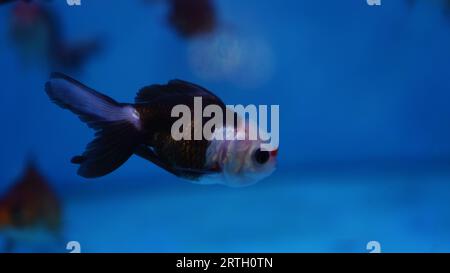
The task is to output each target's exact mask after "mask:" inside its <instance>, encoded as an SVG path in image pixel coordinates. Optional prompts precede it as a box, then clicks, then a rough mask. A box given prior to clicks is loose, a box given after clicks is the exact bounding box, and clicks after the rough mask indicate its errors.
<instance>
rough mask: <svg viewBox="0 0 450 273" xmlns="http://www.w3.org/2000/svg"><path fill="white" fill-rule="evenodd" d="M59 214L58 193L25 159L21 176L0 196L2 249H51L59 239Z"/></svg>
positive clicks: (59, 202)
mask: <svg viewBox="0 0 450 273" xmlns="http://www.w3.org/2000/svg"><path fill="white" fill-rule="evenodd" d="M61 215H62V208H61V201H60V200H59V197H58V195H57V194H56V192H55V191H54V190H53V189H52V187H51V185H50V183H49V182H48V181H47V180H46V179H45V177H44V176H43V175H42V174H41V173H40V172H39V170H38V168H37V167H36V165H35V163H34V162H33V161H30V162H28V165H27V166H26V168H25V170H24V172H23V174H22V176H21V177H20V178H19V179H18V181H17V182H16V183H15V184H14V185H13V186H12V187H11V188H10V189H9V190H8V191H7V192H6V193H4V195H3V196H2V197H1V198H0V235H3V236H4V238H5V246H4V251H5V252H14V251H17V250H25V251H30V250H35V251H41V252H45V251H54V249H53V247H54V246H55V245H56V244H57V243H59V242H60V239H61V230H62V219H61Z"/></svg>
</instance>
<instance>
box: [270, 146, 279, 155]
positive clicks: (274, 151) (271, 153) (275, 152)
mask: <svg viewBox="0 0 450 273" xmlns="http://www.w3.org/2000/svg"><path fill="white" fill-rule="evenodd" d="M270 155H271V156H277V155H278V148H277V149H275V150H273V151H270Z"/></svg>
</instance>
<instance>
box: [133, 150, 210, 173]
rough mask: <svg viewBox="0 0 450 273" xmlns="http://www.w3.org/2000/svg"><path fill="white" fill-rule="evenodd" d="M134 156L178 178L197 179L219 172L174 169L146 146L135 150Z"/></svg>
mask: <svg viewBox="0 0 450 273" xmlns="http://www.w3.org/2000/svg"><path fill="white" fill-rule="evenodd" d="M134 154H135V155H137V156H140V157H142V158H143V159H146V160H148V161H150V162H152V163H153V164H155V165H157V166H158V167H160V168H163V169H164V170H166V171H168V172H170V173H171V174H174V175H176V176H181V177H187V178H191V179H195V178H198V177H200V176H202V175H207V174H214V173H218V172H219V171H218V170H217V169H215V168H214V169H204V170H195V169H190V168H182V167H173V166H171V165H169V164H167V163H166V162H164V161H162V160H161V159H160V158H159V157H158V155H157V154H156V153H155V152H154V151H153V150H152V149H151V148H150V147H148V146H146V145H140V146H138V147H137V148H136V149H135V150H134Z"/></svg>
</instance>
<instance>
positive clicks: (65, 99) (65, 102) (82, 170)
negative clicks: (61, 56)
mask: <svg viewBox="0 0 450 273" xmlns="http://www.w3.org/2000/svg"><path fill="white" fill-rule="evenodd" d="M45 91H46V92H47V95H48V96H49V97H50V99H51V100H52V101H53V102H54V103H56V104H57V105H59V106H60V107H61V108H64V109H68V110H70V111H71V112H73V113H74V114H76V115H78V117H79V118H80V119H81V120H82V121H83V122H85V123H86V124H87V125H88V126H89V127H91V128H93V129H94V130H95V131H96V133H95V139H94V140H93V141H92V142H91V143H89V144H88V145H87V147H86V150H85V151H84V153H83V154H82V155H81V156H76V157H74V158H73V159H72V162H73V163H75V164H79V165H80V167H79V169H78V174H79V175H81V176H83V177H85V178H95V177H100V176H104V175H106V174H109V173H111V172H113V171H114V170H116V169H117V168H119V167H120V166H121V165H122V164H123V163H125V162H126V161H127V160H128V158H129V157H130V156H131V155H132V154H133V152H134V149H135V148H136V146H138V145H139V144H140V136H141V133H140V130H141V120H140V116H139V113H138V112H137V111H136V109H135V108H134V107H133V106H132V105H130V104H121V103H118V102H116V101H115V100H113V99H112V98H110V97H107V96H105V95H103V94H101V93H99V92H97V91H95V90H93V89H91V88H89V87H87V86H85V85H83V84H82V83H80V82H78V81H76V80H74V79H72V78H70V77H68V76H66V75H64V74H61V73H53V74H52V75H51V76H50V80H49V81H48V82H47V83H46V86H45Z"/></svg>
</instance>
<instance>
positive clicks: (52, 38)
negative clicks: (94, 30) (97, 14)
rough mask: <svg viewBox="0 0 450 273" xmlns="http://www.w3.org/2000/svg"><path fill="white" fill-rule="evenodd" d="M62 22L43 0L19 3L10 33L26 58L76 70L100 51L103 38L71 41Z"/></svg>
mask: <svg viewBox="0 0 450 273" xmlns="http://www.w3.org/2000/svg"><path fill="white" fill-rule="evenodd" d="M60 25H61V24H60V22H59V20H58V18H57V16H56V14H55V13H54V12H53V11H52V9H51V8H49V7H48V6H47V5H45V4H44V3H43V2H37V1H36V2H31V3H26V2H22V1H20V2H18V3H17V4H16V5H15V6H14V7H13V8H12V11H11V19H10V36H11V40H12V42H13V44H14V45H15V47H16V48H17V51H18V53H19V55H20V57H21V59H22V61H23V62H24V63H26V64H28V63H33V62H39V63H42V62H43V63H44V64H45V65H48V66H49V68H50V70H55V69H60V70H63V71H68V72H76V71H79V70H80V69H81V68H82V67H83V65H84V64H85V63H86V62H87V61H88V60H89V59H90V58H91V57H92V56H94V55H95V54H97V53H98V52H99V51H100V49H101V42H100V39H99V38H90V39H87V40H84V41H77V42H69V41H68V40H67V39H66V37H64V35H63V31H62V29H61V27H60Z"/></svg>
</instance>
